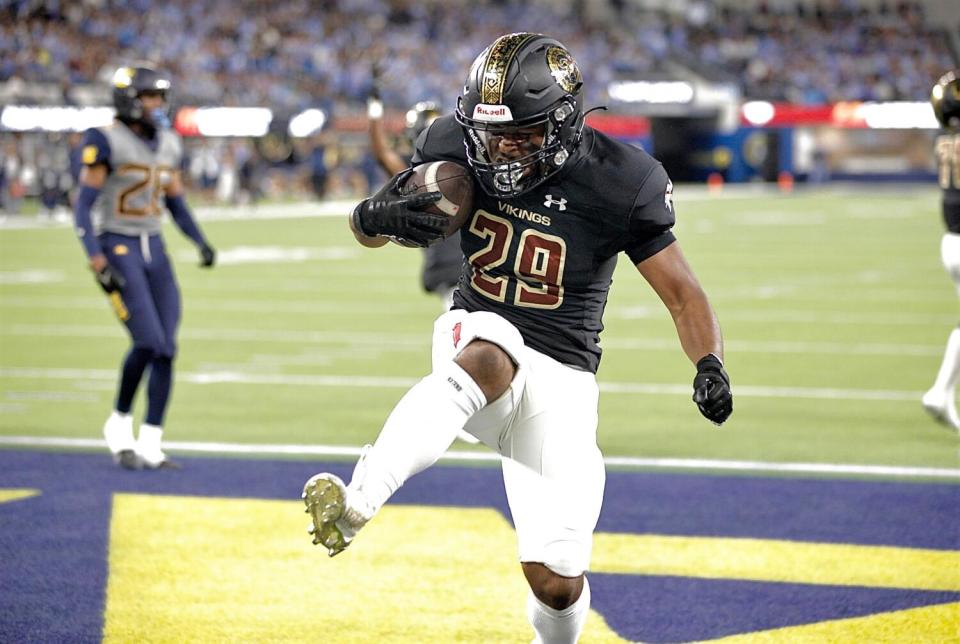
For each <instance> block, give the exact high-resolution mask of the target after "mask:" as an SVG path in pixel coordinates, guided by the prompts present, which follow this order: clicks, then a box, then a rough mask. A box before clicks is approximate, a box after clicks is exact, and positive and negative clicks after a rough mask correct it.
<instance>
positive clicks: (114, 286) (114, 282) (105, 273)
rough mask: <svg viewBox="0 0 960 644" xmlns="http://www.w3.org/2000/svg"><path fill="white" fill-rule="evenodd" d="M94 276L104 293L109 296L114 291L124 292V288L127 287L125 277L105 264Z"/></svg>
mask: <svg viewBox="0 0 960 644" xmlns="http://www.w3.org/2000/svg"><path fill="white" fill-rule="evenodd" d="M94 276H95V277H96V278H97V284H99V285H100V288H102V289H103V292H104V293H108V294H109V293H113V292H114V291H122V290H123V287H124V286H126V285H127V281H126V280H125V279H123V275H121V274H120V273H119V272H117V271H115V270H113V269H112V268H110V264H104V266H103V268H101V269H100V270H99V271H95V272H94Z"/></svg>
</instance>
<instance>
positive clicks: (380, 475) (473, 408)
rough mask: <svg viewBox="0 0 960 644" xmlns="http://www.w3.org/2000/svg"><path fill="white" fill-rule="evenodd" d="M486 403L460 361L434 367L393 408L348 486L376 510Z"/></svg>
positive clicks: (436, 455)
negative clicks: (437, 368)
mask: <svg viewBox="0 0 960 644" xmlns="http://www.w3.org/2000/svg"><path fill="white" fill-rule="evenodd" d="M486 403H487V400H486V397H485V396H484V395H483V392H482V391H481V390H480V387H479V386H478V385H477V383H476V382H474V380H473V378H471V377H470V375H469V374H468V373H467V372H466V371H464V370H463V369H462V368H460V366H459V365H458V364H456V363H454V362H450V363H448V364H447V365H446V366H444V367H443V368H442V369H441V370H439V371H435V372H433V373H431V374H430V375H429V376H427V377H426V378H424V379H423V380H421V381H420V382H418V383H417V384H415V385H414V386H413V387H412V388H411V389H410V390H409V391H408V392H407V393H406V394H404V396H403V398H401V399H400V402H398V403H397V406H396V407H394V408H393V411H392V412H391V413H390V416H389V417H388V418H387V421H386V423H385V424H384V426H383V429H382V430H380V435H379V436H378V437H377V441H376V443H374V445H373V447H372V448H370V450H369V451H368V452H367V453H366V455H365V458H364V459H363V462H362V465H361V466H358V468H357V471H355V472H354V478H353V480H351V481H350V485H349V486H348V492H349V493H351V494H356V495H357V496H360V497H362V499H363V501H364V502H365V503H366V505H367V507H368V508H369V509H370V510H372V511H373V512H376V511H377V510H379V509H380V507H381V506H382V505H383V504H384V503H386V501H387V499H389V498H390V496H391V495H392V494H393V493H394V492H396V491H397V490H398V489H399V488H400V486H401V485H403V484H404V482H405V481H406V480H407V479H408V478H410V477H411V476H413V475H414V474H416V473H418V472H422V471H423V470H425V469H427V468H428V467H430V466H431V465H433V464H434V463H436V462H437V459H438V458H440V457H441V456H442V455H443V453H444V452H446V451H447V449H448V448H449V447H450V444H451V443H453V441H454V439H455V438H456V437H457V432H458V431H459V430H460V429H462V428H463V426H464V424H466V422H467V420H468V419H469V418H470V417H471V416H473V415H474V414H475V413H476V412H477V411H479V410H480V409H481V408H482V407H483V406H484V405H485V404H486Z"/></svg>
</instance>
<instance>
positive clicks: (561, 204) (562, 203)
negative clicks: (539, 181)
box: [543, 195, 567, 210]
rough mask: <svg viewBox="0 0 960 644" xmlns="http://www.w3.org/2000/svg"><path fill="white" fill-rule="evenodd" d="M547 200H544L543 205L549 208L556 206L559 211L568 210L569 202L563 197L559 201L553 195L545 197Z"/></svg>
mask: <svg viewBox="0 0 960 644" xmlns="http://www.w3.org/2000/svg"><path fill="white" fill-rule="evenodd" d="M545 196H546V198H545V199H544V200H543V205H544V206H546V207H547V208H549V207H550V206H556V207H557V209H558V210H566V209H567V200H566V199H564V198H563V197H560V198H559V199H554V198H553V195H545Z"/></svg>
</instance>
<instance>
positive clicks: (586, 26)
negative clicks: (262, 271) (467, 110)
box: [0, 0, 956, 207]
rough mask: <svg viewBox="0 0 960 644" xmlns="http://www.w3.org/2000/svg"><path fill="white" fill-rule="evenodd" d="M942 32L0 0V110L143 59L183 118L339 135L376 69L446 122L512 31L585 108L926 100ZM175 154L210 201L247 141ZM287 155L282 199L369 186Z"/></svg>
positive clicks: (716, 3)
mask: <svg viewBox="0 0 960 644" xmlns="http://www.w3.org/2000/svg"><path fill="white" fill-rule="evenodd" d="M949 29H950V27H949V26H945V25H943V24H939V23H938V22H937V21H935V20H931V19H930V17H929V16H927V15H926V13H925V9H924V6H923V4H922V3H920V2H884V1H879V2H876V3H872V4H870V5H869V6H867V5H864V4H862V3H859V2H855V1H853V0H824V1H823V2H809V1H808V2H802V1H797V2H790V1H781V2H777V1H776V0H770V1H769V2H768V1H764V0H760V1H758V2H754V3H745V4H744V3H740V4H738V3H724V2H722V1H721V0H676V1H674V2H660V1H654V0H594V1H590V0H550V1H547V0H291V1H284V2H270V3H265V2H259V1H257V0H209V1H206V2H194V1H193V0H69V1H68V0H0V102H3V103H6V104H66V105H109V104H110V100H109V93H108V88H107V81H108V80H109V76H110V74H111V73H112V71H113V70H114V69H115V68H116V67H117V66H119V65H121V64H126V63H129V62H130V61H132V60H149V61H152V62H154V63H155V64H157V65H159V66H160V67H162V68H164V69H167V70H168V71H169V72H170V73H171V74H172V75H173V78H174V80H175V93H174V97H175V99H174V100H175V101H176V102H177V103H179V104H189V105H197V106H204V105H216V106H269V107H270V108H271V109H273V110H274V111H275V112H277V111H279V112H285V113H288V114H292V113H295V112H297V111H299V110H303V109H305V108H309V107H320V108H322V109H324V110H325V112H326V113H327V114H329V115H331V116H332V117H333V119H334V120H335V119H336V118H337V115H338V114H343V113H345V112H349V111H351V110H352V111H353V112H354V113H356V111H357V110H359V109H360V106H362V104H363V102H364V101H365V100H366V98H367V96H368V95H369V92H370V89H371V83H372V75H371V67H372V66H373V65H375V64H378V65H381V67H382V81H381V88H380V89H381V96H382V98H383V100H384V102H385V104H386V105H388V106H392V107H393V108H394V109H398V110H399V109H403V108H405V107H406V106H409V105H411V104H413V103H415V102H416V101H419V100H425V99H429V100H434V101H436V102H437V103H438V104H440V105H442V106H447V107H448V108H452V106H453V105H455V102H456V97H457V95H458V93H459V90H460V86H461V84H462V82H463V77H464V74H465V71H466V70H467V69H468V67H469V65H470V63H471V61H472V60H473V58H474V57H475V56H476V55H477V53H478V52H479V51H480V49H481V48H482V47H483V46H485V44H486V43H489V42H491V41H492V40H493V39H495V38H496V37H497V36H498V35H500V34H502V33H504V32H509V31H517V30H530V31H546V32H549V33H550V34H551V35H553V36H556V37H557V38H559V39H560V40H561V41H563V42H564V43H565V44H566V45H567V46H568V47H569V48H570V49H571V51H573V52H575V54H576V55H577V57H578V62H579V63H580V67H581V68H582V69H583V70H585V72H584V73H585V76H586V77H587V88H586V89H587V101H586V102H587V105H588V106H589V105H598V104H605V103H607V102H608V96H607V93H606V92H607V87H608V84H609V83H610V82H611V81H614V80H618V79H632V78H637V77H639V76H646V77H656V76H657V75H658V74H659V75H662V77H664V78H666V77H671V76H672V77H676V75H677V74H678V73H679V74H684V73H687V74H690V75H695V76H699V77H704V78H709V79H710V80H713V81H718V82H726V83H732V84H734V85H735V86H737V87H739V89H740V92H741V94H742V96H743V97H744V98H745V99H766V100H772V101H789V102H792V103H798V104H821V103H827V102H834V101H839V100H926V98H927V97H928V94H929V90H930V87H931V85H932V83H933V81H934V80H935V79H936V78H937V77H939V75H940V74H942V73H943V71H944V70H945V69H949V68H950V67H952V66H955V65H956V62H955V55H953V54H952V53H951V45H950V35H949ZM334 122H335V121H334ZM48 138H50V139H51V140H50V141H49V142H42V141H41V142H35V141H34V142H30V143H24V141H23V140H22V139H20V138H18V139H17V140H15V141H13V144H12V146H11V145H2V146H0V149H2V150H3V154H4V159H3V163H2V169H0V173H2V175H3V177H4V178H3V179H2V180H3V181H5V183H6V186H7V188H8V190H7V192H9V187H10V185H11V182H12V181H14V180H15V179H16V180H17V181H18V182H19V183H21V184H25V185H24V188H23V189H24V190H26V191H27V192H31V193H39V192H40V188H41V183H42V177H43V175H44V173H45V168H44V167H42V166H41V165H40V159H42V158H44V157H51V154H50V153H48V152H47V151H46V148H48V147H54V146H60V149H61V150H62V145H63V141H62V138H63V137H59V136H58V137H48ZM48 143H49V145H48ZM189 146H190V149H189V150H188V152H190V155H191V160H190V162H189V163H190V168H188V169H190V170H191V172H190V173H189V176H190V177H193V178H194V179H195V181H196V182H198V185H206V186H207V188H209V185H208V184H209V183H210V181H211V179H210V178H209V177H210V176H211V175H216V176H219V174H220V170H215V168H230V167H238V168H243V167H244V165H245V164H248V165H249V164H250V163H253V164H254V165H259V164H258V163H257V159H256V157H257V156H258V146H255V145H253V144H252V143H250V142H231V143H224V142H202V141H191V142H189ZM301 147H303V148H304V149H302V150H297V151H296V152H298V153H299V155H298V165H300V168H299V171H298V173H297V177H298V179H297V180H296V181H295V182H293V184H292V185H296V186H302V187H305V188H312V187H316V186H317V180H318V178H317V177H318V175H320V174H324V173H327V174H329V175H330V177H331V179H333V180H334V181H337V182H338V183H336V185H334V186H333V190H334V192H336V191H338V190H340V189H343V190H345V191H346V190H348V189H349V188H351V187H353V186H355V185H360V184H361V183H363V182H364V181H366V180H371V179H374V178H375V173H376V170H375V169H373V167H372V163H371V161H370V160H369V159H365V158H364V157H363V155H362V154H353V153H352V152H351V153H348V154H347V155H337V154H336V152H337V145H336V141H334V140H331V139H326V140H319V141H310V142H306V143H305V144H303V145H302V146H301ZM32 148H37V149H36V150H34V149H32ZM59 156H60V159H59V160H58V161H57V163H59V164H60V165H61V166H63V167H61V168H60V169H61V170H65V169H67V165H68V164H66V162H65V160H64V159H63V155H62V154H60V155H59ZM268 156H269V155H268ZM347 157H352V158H347ZM51 158H52V157H51ZM250 159H254V161H253V162H251V161H250ZM344 163H348V164H350V167H349V168H348V170H347V171H346V172H345V171H344V170H343V168H344V166H343V164H344ZM270 165H271V163H270V161H269V160H267V161H266V166H267V167H269V166H270ZM321 166H329V167H328V168H324V167H321ZM366 166H370V167H369V168H368V167H366ZM31 167H32V171H30V169H31ZM268 169H269V168H268ZM331 170H332V172H330V171H331ZM25 171H26V172H25ZM18 173H19V174H18ZM47 174H49V173H47ZM61 174H62V173H61ZM256 174H257V173H256V172H249V173H248V175H249V176H253V175H256ZM24 175H25V176H24ZM263 176H264V177H270V176H273V175H272V173H270V172H266V173H264V174H263ZM204 177H207V178H204ZM241 177H242V173H241V172H240V171H239V170H238V171H237V180H236V184H237V185H239V184H240V180H241ZM51 181H52V179H51ZM58 181H60V182H61V183H68V182H69V177H66V176H65V175H64V177H62V178H61V179H58ZM213 181H214V183H216V181H217V180H213ZM251 181H254V183H256V181H255V180H251ZM266 189H269V186H267V187H266ZM258 190H260V188H256V189H253V190H251V191H249V192H250V194H256V192H257V191H258ZM320 192H323V191H320ZM9 201H10V199H9V198H8V199H7V202H8V203H9ZM8 207H9V206H8Z"/></svg>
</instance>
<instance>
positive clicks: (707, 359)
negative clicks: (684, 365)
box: [697, 353, 723, 371]
mask: <svg viewBox="0 0 960 644" xmlns="http://www.w3.org/2000/svg"><path fill="white" fill-rule="evenodd" d="M711 367H713V368H716V369H723V362H722V361H721V360H720V358H718V357H717V356H715V355H714V354H712V353H708V354H707V355H705V356H703V357H702V358H700V359H699V360H697V371H703V370H704V369H708V368H711Z"/></svg>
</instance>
